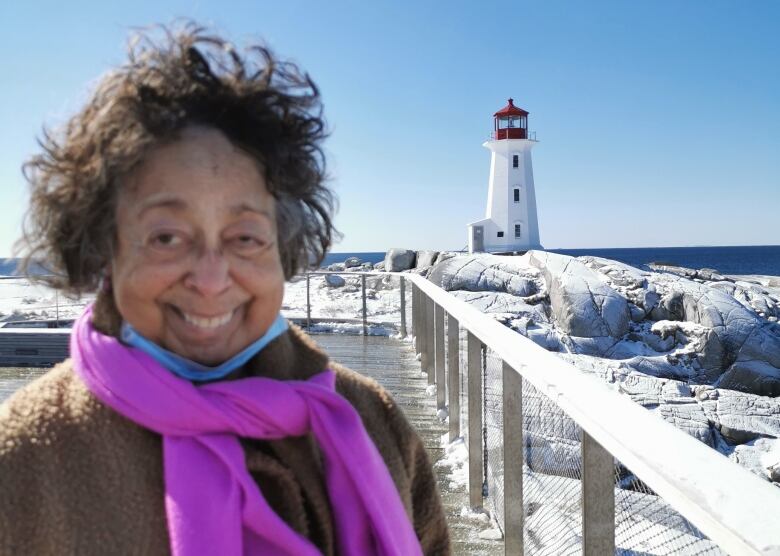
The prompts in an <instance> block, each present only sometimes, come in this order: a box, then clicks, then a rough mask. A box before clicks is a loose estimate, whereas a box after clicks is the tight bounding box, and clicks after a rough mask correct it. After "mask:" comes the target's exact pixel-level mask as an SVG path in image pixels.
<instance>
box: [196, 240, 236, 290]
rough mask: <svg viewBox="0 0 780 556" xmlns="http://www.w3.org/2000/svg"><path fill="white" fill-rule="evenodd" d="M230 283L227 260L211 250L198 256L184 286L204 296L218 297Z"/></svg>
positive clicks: (219, 253)
mask: <svg viewBox="0 0 780 556" xmlns="http://www.w3.org/2000/svg"><path fill="white" fill-rule="evenodd" d="M232 283H233V282H232V279H231V277H230V264H229V262H228V260H227V259H226V258H225V256H224V255H223V254H222V253H221V252H219V251H216V250H211V249H207V250H204V251H203V252H202V253H200V254H199V256H198V257H197V259H196V260H195V262H194V264H193V267H192V270H191V271H190V273H189V274H188V275H187V277H186V278H185V285H187V286H188V287H191V288H194V289H196V290H197V291H198V292H199V293H201V294H202V295H205V296H214V295H219V294H221V293H222V292H224V291H225V290H226V289H228V288H229V287H230V285H231V284H232Z"/></svg>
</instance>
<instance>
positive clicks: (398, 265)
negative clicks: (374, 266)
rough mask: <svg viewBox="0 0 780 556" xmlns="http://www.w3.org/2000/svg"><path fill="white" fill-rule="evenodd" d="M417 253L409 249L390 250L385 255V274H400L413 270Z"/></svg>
mask: <svg viewBox="0 0 780 556" xmlns="http://www.w3.org/2000/svg"><path fill="white" fill-rule="evenodd" d="M416 258H417V253H415V252H414V251H410V250H409V249H390V250H389V251H388V252H387V253H386V254H385V270H387V272H400V271H402V270H409V269H410V268H414V263H415V259H416Z"/></svg>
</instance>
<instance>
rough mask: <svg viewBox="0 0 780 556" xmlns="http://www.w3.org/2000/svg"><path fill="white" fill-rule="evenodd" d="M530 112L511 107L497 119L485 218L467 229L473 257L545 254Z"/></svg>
mask: <svg viewBox="0 0 780 556" xmlns="http://www.w3.org/2000/svg"><path fill="white" fill-rule="evenodd" d="M535 144H536V139H535V138H534V139H531V138H530V137H529V134H528V112H526V111H525V110H523V109H522V108H518V107H517V106H515V105H514V102H513V100H512V99H511V98H510V99H509V104H507V105H506V106H505V107H504V108H502V109H501V110H499V111H498V112H496V113H495V114H493V133H492V134H491V138H490V140H489V141H485V142H484V143H483V144H482V146H483V147H486V148H488V149H490V181H489V182H488V197H487V210H486V211H485V218H484V219H482V220H478V221H477V222H472V223H471V224H469V225H468V237H469V253H474V252H480V251H486V252H490V253H501V252H505V253H509V252H515V251H528V250H529V249H543V247H542V245H541V243H540V242H539V221H538V219H537V216H536V194H535V193H534V172H533V168H532V167H531V149H532V148H533V146H534V145H535Z"/></svg>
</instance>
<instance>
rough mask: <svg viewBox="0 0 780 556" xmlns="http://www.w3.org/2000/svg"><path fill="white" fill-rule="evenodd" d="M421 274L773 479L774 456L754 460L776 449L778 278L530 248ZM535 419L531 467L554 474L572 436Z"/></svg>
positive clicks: (779, 422) (569, 458)
mask: <svg viewBox="0 0 780 556" xmlns="http://www.w3.org/2000/svg"><path fill="white" fill-rule="evenodd" d="M429 279H430V280H431V281H432V282H434V283H435V284H437V285H439V286H441V287H442V288H444V289H445V290H448V291H450V293H451V294H453V295H454V296H456V297H457V298H459V299H462V300H464V301H466V302H468V303H470V304H472V305H474V306H475V307H477V308H479V309H480V310H481V311H482V312H484V313H486V314H489V315H491V316H492V317H494V318H496V319H497V320H499V321H500V322H503V323H504V324H505V325H507V326H509V327H511V328H512V329H514V330H516V331H517V332H518V333H520V334H522V335H524V336H526V337H528V338H530V339H531V340H533V341H534V342H536V343H537V344H539V345H541V346H543V347H545V348H546V349H548V350H550V351H555V352H558V353H559V356H560V357H562V358H564V359H566V360H568V361H570V362H571V363H572V364H574V365H575V366H577V367H578V368H580V369H581V370H583V371H585V372H587V373H590V374H593V375H595V376H598V377H599V378H601V379H602V380H604V381H606V382H607V383H611V384H612V385H613V386H614V387H615V389H616V390H618V391H619V392H621V393H623V394H624V395H628V396H630V397H631V398H632V399H633V400H634V401H635V402H637V403H639V404H641V405H642V406H644V407H646V408H647V409H648V410H649V411H652V412H653V413H655V414H657V415H659V416H660V417H662V418H663V419H665V420H667V421H669V422H671V423H673V424H675V425H676V426H678V427H679V428H680V429H682V430H684V431H686V432H688V433H689V434H690V435H691V436H693V437H694V438H697V439H698V440H700V441H702V442H704V443H706V444H707V445H709V446H711V447H713V448H715V449H717V450H719V451H721V452H722V453H724V454H726V455H728V456H729V457H731V458H732V459H734V460H735V461H739V462H740V463H743V464H745V465H746V466H747V467H748V468H750V469H753V470H754V471H756V472H759V471H761V470H762V469H763V471H761V472H760V474H761V475H762V476H764V477H765V478H768V479H771V480H775V481H778V480H779V479H780V457H778V458H776V459H777V460H778V461H777V462H774V461H773V462H771V463H770V464H768V465H764V464H763V463H762V461H763V460H762V458H767V457H769V456H767V455H766V454H768V453H773V454H774V453H775V452H774V451H772V450H776V451H777V453H780V448H774V446H775V444H776V439H777V438H778V437H780V400H778V399H777V398H774V397H773V396H780V324H778V322H777V320H778V317H780V278H773V277H766V276H739V277H737V276H723V275H721V274H720V273H718V272H717V271H715V270H712V269H701V270H692V269H683V268H680V267H672V266H669V265H649V269H639V268H634V267H632V266H629V265H626V264H623V263H620V262H617V261H611V260H608V259H603V258H598V257H579V258H573V257H568V256H565V255H558V254H554V253H547V252H541V251H530V252H528V253H526V254H525V255H523V256H514V257H509V256H506V257H505V256H494V255H487V254H475V255H460V256H456V257H452V258H449V259H447V260H446V261H443V262H440V263H438V264H436V265H435V266H434V267H433V269H432V270H431V272H430V274H429ZM536 425H538V426H536ZM551 426H552V425H551ZM534 429H535V431H537V432H534V434H533V435H532V436H533V438H531V439H530V441H531V442H532V444H534V445H535V448H536V449H537V450H538V453H539V455H540V458H539V459H538V460H537V462H536V465H535V470H536V471H540V472H544V473H550V474H559V473H560V474H562V472H563V471H565V469H560V470H556V469H553V468H554V467H555V465H550V462H560V463H561V464H562V466H563V468H566V467H568V466H569V465H570V464H571V463H572V462H573V460H574V459H575V458H576V457H577V456H576V453H575V451H576V450H575V445H576V441H577V439H576V438H571V434H570V433H569V432H568V431H557V430H553V429H551V428H550V427H549V426H547V425H545V423H541V422H540V423H536V424H535V426H534ZM548 429H549V430H548ZM637 432H638V434H641V431H637ZM770 447H772V449H771V450H770ZM770 459H771V458H770ZM747 462H750V463H749V464H748V463H747ZM762 466H763V467H762ZM767 469H768V470H767Z"/></svg>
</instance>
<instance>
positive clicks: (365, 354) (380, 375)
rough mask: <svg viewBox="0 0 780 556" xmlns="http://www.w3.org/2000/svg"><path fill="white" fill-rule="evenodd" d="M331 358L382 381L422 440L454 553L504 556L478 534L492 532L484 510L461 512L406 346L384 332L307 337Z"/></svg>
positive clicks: (462, 494)
mask: <svg viewBox="0 0 780 556" xmlns="http://www.w3.org/2000/svg"><path fill="white" fill-rule="evenodd" d="M312 337H313V338H314V340H316V342H317V343H318V344H319V345H320V347H321V348H322V349H324V350H325V351H326V352H327V353H328V355H329V356H330V358H331V359H332V360H333V361H336V362H337V363H340V364H342V365H345V366H347V367H349V368H350V369H352V370H353V371H356V372H359V373H361V374H363V375H365V376H369V377H371V378H373V379H374V380H376V381H377V382H378V383H379V384H381V385H382V386H383V387H384V388H385V389H386V390H387V391H388V392H390V394H391V395H392V396H393V398H394V399H395V401H396V403H397V404H398V405H399V406H400V407H401V408H403V410H404V413H405V414H406V417H407V418H408V419H409V421H410V422H411V423H412V426H414V428H415V430H416V431H417V433H418V434H419V435H420V437H421V438H422V440H423V443H424V444H425V448H426V450H427V451H428V455H429V456H430V458H431V461H433V462H439V463H438V464H436V463H434V470H435V471H436V475H437V478H438V482H439V489H440V491H441V495H442V500H443V502H444V509H445V512H446V514H447V521H448V523H449V527H450V535H451V537H452V548H453V553H454V554H463V555H493V554H496V555H498V554H501V555H503V554H504V544H503V542H502V541H500V540H490V539H485V538H480V534H482V536H483V537H484V536H491V535H492V534H494V531H495V530H494V529H493V526H491V524H490V523H489V522H488V520H487V517H486V515H485V514H473V513H469V512H464V509H465V508H468V506H469V497H468V493H467V491H466V486H465V485H460V486H457V485H454V484H453V482H452V481H451V480H450V478H449V476H450V472H451V468H450V467H449V466H445V465H442V463H441V460H442V458H443V457H444V455H445V450H444V448H443V447H442V440H441V439H442V437H444V438H445V439H446V434H447V425H446V423H443V422H441V421H440V420H439V419H438V418H437V416H436V399H435V397H434V396H432V395H428V394H427V391H426V389H427V387H428V382H427V378H426V375H425V374H424V373H422V372H421V371H420V362H419V361H418V360H417V358H416V355H415V353H414V349H413V348H412V346H411V344H408V343H405V342H403V341H401V340H398V339H395V338H388V337H386V336H352V335H342V334H318V335H313V336H312Z"/></svg>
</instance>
